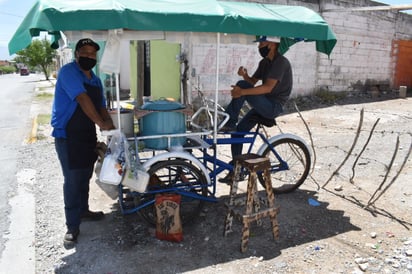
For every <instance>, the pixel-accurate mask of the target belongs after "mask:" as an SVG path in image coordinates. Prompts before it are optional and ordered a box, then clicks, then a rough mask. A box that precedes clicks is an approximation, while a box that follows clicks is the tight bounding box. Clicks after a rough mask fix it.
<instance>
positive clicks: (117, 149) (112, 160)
mask: <svg viewBox="0 0 412 274" xmlns="http://www.w3.org/2000/svg"><path fill="white" fill-rule="evenodd" d="M125 147H127V139H126V137H125V136H124V134H123V133H122V132H121V131H115V132H114V134H113V135H112V137H111V139H110V142H109V145H108V147H107V150H106V154H105V156H104V159H103V164H102V168H101V171H100V177H99V180H100V181H101V182H102V183H106V184H112V185H118V184H120V182H121V180H122V178H123V174H124V171H125V168H126V159H125Z"/></svg>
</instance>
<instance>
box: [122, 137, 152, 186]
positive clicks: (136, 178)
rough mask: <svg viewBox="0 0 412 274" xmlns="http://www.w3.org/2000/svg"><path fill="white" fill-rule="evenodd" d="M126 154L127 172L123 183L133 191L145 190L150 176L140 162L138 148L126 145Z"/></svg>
mask: <svg viewBox="0 0 412 274" xmlns="http://www.w3.org/2000/svg"><path fill="white" fill-rule="evenodd" d="M136 145H137V144H136V142H135V146H136ZM125 154H126V174H125V176H124V178H123V181H122V185H124V186H127V187H129V188H130V189H131V190H133V191H138V192H145V191H146V187H147V185H148V183H149V177H150V176H149V174H148V173H147V172H146V170H145V169H144V168H143V166H142V165H141V164H140V159H139V153H138V149H136V148H135V147H133V146H127V147H126V146H125Z"/></svg>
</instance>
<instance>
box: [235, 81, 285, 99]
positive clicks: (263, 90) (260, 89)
mask: <svg viewBox="0 0 412 274" xmlns="http://www.w3.org/2000/svg"><path fill="white" fill-rule="evenodd" d="M277 83H278V80H275V79H270V78H269V79H266V81H265V83H264V84H262V85H260V86H257V87H254V88H247V89H243V88H240V87H238V86H232V88H233V89H232V90H231V93H232V97H233V98H239V97H241V96H244V95H261V94H267V93H270V92H272V89H273V88H274V87H275V86H276V84H277Z"/></svg>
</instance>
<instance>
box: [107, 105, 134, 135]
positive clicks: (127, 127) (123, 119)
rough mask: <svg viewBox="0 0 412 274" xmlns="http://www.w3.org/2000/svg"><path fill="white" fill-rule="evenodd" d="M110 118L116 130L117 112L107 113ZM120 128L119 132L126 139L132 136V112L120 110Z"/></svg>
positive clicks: (117, 126)
mask: <svg viewBox="0 0 412 274" xmlns="http://www.w3.org/2000/svg"><path fill="white" fill-rule="evenodd" d="M109 114H110V117H111V118H112V120H113V124H114V126H115V127H116V128H117V129H118V128H119V125H118V119H117V110H116V109H114V110H111V111H109ZM120 126H121V131H122V132H123V133H124V135H125V136H126V137H133V136H134V113H133V110H121V112H120Z"/></svg>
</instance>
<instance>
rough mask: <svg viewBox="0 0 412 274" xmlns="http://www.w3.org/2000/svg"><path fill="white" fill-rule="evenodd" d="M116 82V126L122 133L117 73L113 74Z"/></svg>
mask: <svg viewBox="0 0 412 274" xmlns="http://www.w3.org/2000/svg"><path fill="white" fill-rule="evenodd" d="M115 81H116V102H117V124H118V125H119V130H120V131H122V124H121V122H120V85H119V84H120V83H119V73H115Z"/></svg>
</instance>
